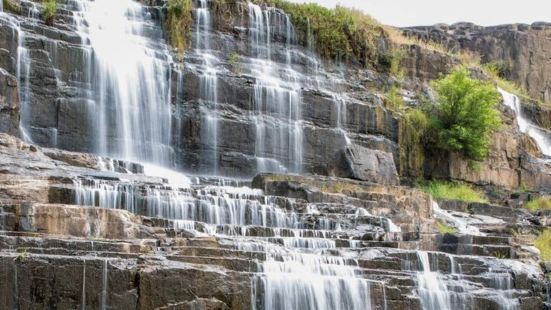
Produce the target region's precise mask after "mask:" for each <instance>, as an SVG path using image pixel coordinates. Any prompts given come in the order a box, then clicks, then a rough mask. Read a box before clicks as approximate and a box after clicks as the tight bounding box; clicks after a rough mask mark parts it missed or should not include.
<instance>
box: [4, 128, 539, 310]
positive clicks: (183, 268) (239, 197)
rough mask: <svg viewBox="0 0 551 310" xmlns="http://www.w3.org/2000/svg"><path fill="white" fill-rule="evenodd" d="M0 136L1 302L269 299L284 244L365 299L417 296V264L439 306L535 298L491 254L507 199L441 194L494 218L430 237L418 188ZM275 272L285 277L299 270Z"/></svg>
mask: <svg viewBox="0 0 551 310" xmlns="http://www.w3.org/2000/svg"><path fill="white" fill-rule="evenodd" d="M1 141H3V142H2V143H0V151H1V152H0V154H4V156H6V157H4V158H8V157H9V158H11V160H12V162H6V163H5V161H0V162H1V163H2V164H0V171H1V172H0V175H1V178H2V180H4V181H3V183H2V185H1V186H0V188H2V192H1V194H0V201H1V203H0V230H1V231H2V233H0V261H2V266H3V267H2V268H0V273H1V276H2V278H3V279H5V281H2V283H1V284H0V296H2V297H1V298H0V303H1V306H2V308H13V307H19V308H31V309H35V308H41V307H58V308H79V307H83V306H85V307H92V308H101V307H107V308H109V307H111V308H119V309H154V308H177V309H196V308H200V309H250V308H251V305H256V307H257V308H263V307H264V306H265V303H267V302H270V300H271V301H274V300H272V299H269V298H276V299H275V300H277V297H274V296H272V295H270V294H273V292H272V291H270V290H273V289H275V288H274V286H273V285H276V287H277V285H284V284H283V283H279V282H277V278H272V275H271V273H270V272H269V269H266V268H271V267H270V266H274V265H273V264H275V266H279V264H283V265H281V266H287V265H286V264H287V263H285V261H287V259H289V258H288V257H287V256H286V255H289V254H291V253H295V254H293V257H295V258H294V259H299V258H300V259H303V260H304V259H314V261H312V263H313V262H317V263H316V264H318V263H322V262H324V263H322V264H323V265H324V266H325V267H324V268H329V269H327V270H333V269H331V268H337V269H334V270H335V272H336V270H341V269H340V268H351V269H350V271H352V270H354V272H353V273H352V274H349V275H348V276H347V277H344V278H343V279H344V280H342V281H345V282H343V283H348V284H346V285H352V286H351V288H352V287H354V286H355V285H360V283H366V284H369V285H368V286H367V292H368V293H367V294H368V295H366V298H368V300H369V302H370V304H371V307H373V308H374V309H378V308H386V309H423V308H424V307H426V302H427V301H428V300H430V298H428V297H426V296H424V295H423V294H424V287H423V282H422V281H423V279H424V277H425V276H430V272H431V271H430V270H433V271H435V272H436V271H438V273H437V274H438V275H437V278H438V281H439V282H438V283H442V284H443V285H446V286H447V287H448V288H447V289H446V290H445V291H442V292H440V293H442V294H444V296H448V295H446V294H449V296H453V298H452V299H450V300H451V301H450V302H451V303H452V308H454V307H455V306H453V305H456V304H455V302H456V301H455V300H459V302H461V304H463V305H465V307H466V309H501V306H502V304H503V302H507V303H510V305H512V306H514V308H516V309H533V308H534V307H535V308H541V307H543V300H544V295H545V292H544V282H543V281H544V280H543V274H542V271H541V270H539V267H537V265H536V266H534V265H528V264H523V263H520V262H518V261H515V262H513V261H510V262H509V261H506V260H503V258H507V257H515V256H514V255H516V254H515V253H517V251H515V248H514V246H513V244H512V242H511V238H510V237H506V235H504V234H499V233H497V232H498V231H499V229H498V228H497V226H500V225H501V226H503V225H518V224H517V223H520V222H522V220H521V218H512V217H511V216H510V213H511V211H510V209H507V210H505V209H504V210H501V209H500V208H499V207H496V206H476V205H469V206H463V205H462V204H461V203H460V202H456V203H454V202H449V203H448V202H441V205H442V208H445V209H449V210H452V209H453V210H457V211H462V212H472V213H475V214H478V215H479V216H480V217H481V218H482V217H483V215H482V214H485V213H484V212H482V211H481V210H488V211H491V213H487V214H488V215H487V216H488V217H490V216H491V217H495V218H496V219H500V220H502V222H500V223H498V224H496V225H495V226H492V225H488V224H483V226H481V227H486V231H488V232H490V231H493V232H494V234H493V235H492V236H489V235H488V236H469V235H444V236H442V235H439V234H437V233H436V231H435V229H434V223H435V222H434V218H433V215H432V212H433V211H432V208H431V201H430V197H429V196H428V195H427V194H425V193H423V192H421V191H418V190H415V189H411V188H407V187H401V186H396V185H383V184H377V183H369V182H365V181H359V180H357V181H354V180H350V179H340V178H330V177H320V176H290V175H274V174H265V175H259V176H257V177H256V178H255V179H254V180H253V181H252V183H251V185H252V187H253V188H258V189H248V188H237V187H232V186H228V185H226V186H224V187H221V186H219V185H217V184H218V183H219V182H226V184H228V183H227V182H229V183H230V184H231V181H229V180H228V181H224V180H211V181H208V180H207V179H203V180H202V184H195V185H191V187H188V188H179V189H177V188H175V187H173V186H171V185H170V184H167V183H165V181H163V180H161V179H158V178H152V177H147V176H145V175H142V174H139V173H138V174H126V173H119V172H115V171H101V170H100V169H99V168H97V169H95V168H86V167H79V166H80V165H79V166H73V165H70V164H68V163H66V162H63V161H58V160H56V159H52V158H50V157H48V156H47V155H46V154H45V153H46V152H45V151H44V150H43V149H41V148H40V147H34V146H29V145H28V144H25V143H23V142H21V141H20V140H18V139H16V138H13V137H9V136H7V135H4V136H2V140H1ZM69 154H71V155H72V157H73V158H74V156H75V154H74V153H69ZM82 156H83V157H85V155H84V154H82ZM79 158H80V156H79ZM14 162H17V163H18V164H17V165H14V164H13V163H14ZM38 167H40V169H37V168H38ZM8 180H9V181H8ZM213 181H214V182H215V183H214V184H213V183H212V182H213ZM145 198H147V199H145ZM116 201H118V203H115V204H114V205H113V204H112V202H116ZM130 201H133V203H130ZM194 201H196V202H194ZM190 203H191V204H190ZM80 204H82V205H80ZM160 205H164V208H163V209H158V206H160ZM113 206H115V207H114V208H113ZM257 207H261V209H262V210H265V211H263V212H265V213H264V214H265V215H264V217H265V218H264V219H263V218H262V217H255V216H254V214H255V212H257V211H256V210H260V209H257ZM190 208H191V209H190ZM241 208H244V209H241ZM185 210H190V211H191V210H197V211H199V210H202V211H201V212H205V213H203V214H201V213H189V211H188V212H185ZM209 210H210V211H209ZM231 210H233V211H232V212H237V213H228V211H231ZM239 210H242V211H239ZM239 212H243V213H241V215H239V214H240V213H239ZM519 216H520V213H519ZM289 219H292V222H289V221H288V220H289ZM484 220H486V222H485V223H490V222H488V220H487V219H483V221H482V222H484ZM484 225H486V226H484ZM435 246H436V247H437V248H435ZM291 249H294V250H291ZM420 250H421V251H420ZM423 250H425V251H429V252H425V251H423ZM435 250H437V251H443V252H434V251H435ZM288 251H290V252H288ZM295 251H296V252H295ZM444 252H448V253H453V255H451V254H446V253H444ZM425 255H427V256H426V258H428V260H426V261H425ZM491 256H497V257H499V258H500V259H495V258H491ZM286 257H287V258H286ZM527 261H528V260H527ZM291 262H292V261H289V263H291ZM331 262H332V263H331ZM293 264H296V263H293ZM325 264H327V265H325ZM333 264H337V265H333ZM340 264H344V265H343V266H340V267H338V266H339V265H340ZM427 264H428V265H427ZM509 264H514V266H511V265H509ZM291 266H292V265H289V267H287V268H291ZM344 266H347V267H344ZM427 268H430V269H427ZM346 270H348V269H346ZM339 272H344V270H342V271H339ZM426 272H429V274H425V273H426ZM308 277H312V275H310V276H308ZM459 278H460V279H461V280H458V279H459ZM285 279H286V282H284V283H288V285H291V287H292V285H293V283H302V285H306V286H307V285H309V284H308V283H309V281H310V280H309V279H310V278H305V279H302V280H293V279H294V278H293V277H292V276H291V274H290V275H288V276H286V277H285ZM322 279H323V277H322ZM362 279H363V280H362ZM274 281H275V282H274ZM294 281H299V282H294ZM301 281H303V282H301ZM311 281H318V280H315V279H314V278H312V279H311ZM322 281H326V280H322ZM346 281H351V282H346ZM356 281H367V282H356ZM457 281H458V282H457ZM278 283H279V284H278ZM354 283H356V284H354ZM467 283H468V285H467ZM266 285H268V286H266ZM269 285H272V286H269ZM466 285H467V286H466ZM457 286H460V287H462V289H461V290H456V289H454V287H457ZM360 287H361V285H360ZM468 287H471V288H468ZM465 289H466V290H467V291H464V290H465ZM255 292H256V293H255ZM258 294H260V295H258ZM14 296H17V298H15V297H14ZM328 296H330V295H328ZM513 296H514V297H513ZM290 298H292V297H290ZM457 305H458V304H457Z"/></svg>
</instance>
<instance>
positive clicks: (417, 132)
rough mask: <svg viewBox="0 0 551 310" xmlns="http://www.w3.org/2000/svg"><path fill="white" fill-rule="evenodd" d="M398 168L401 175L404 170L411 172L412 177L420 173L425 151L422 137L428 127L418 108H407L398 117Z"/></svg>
mask: <svg viewBox="0 0 551 310" xmlns="http://www.w3.org/2000/svg"><path fill="white" fill-rule="evenodd" d="M400 122H401V124H400V138H399V143H400V169H401V170H402V175H404V174H405V173H406V172H409V173H413V172H415V175H410V176H412V177H420V176H421V175H422V169H423V162H424V160H425V156H424V154H425V152H424V147H423V137H424V136H425V134H426V132H427V128H428V123H429V121H428V118H427V116H426V114H425V113H423V111H422V110H420V109H410V110H408V111H407V112H406V113H405V114H404V116H403V117H402V118H400Z"/></svg>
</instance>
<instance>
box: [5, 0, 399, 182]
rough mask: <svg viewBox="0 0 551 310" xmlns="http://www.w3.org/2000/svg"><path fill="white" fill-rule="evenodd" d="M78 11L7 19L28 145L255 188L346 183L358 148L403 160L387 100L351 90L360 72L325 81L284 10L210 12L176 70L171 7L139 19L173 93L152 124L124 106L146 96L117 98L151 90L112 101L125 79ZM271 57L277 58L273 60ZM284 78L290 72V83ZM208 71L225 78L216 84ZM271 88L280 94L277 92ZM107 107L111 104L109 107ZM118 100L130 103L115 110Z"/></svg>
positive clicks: (11, 119) (326, 74) (11, 86)
mask: <svg viewBox="0 0 551 310" xmlns="http://www.w3.org/2000/svg"><path fill="white" fill-rule="evenodd" d="M80 2H81V1H77V2H76V3H69V2H67V3H65V2H61V3H60V4H59V5H60V10H58V13H59V14H58V16H57V17H56V19H55V23H54V25H53V26H46V25H44V24H43V23H42V22H41V21H40V20H38V19H35V18H29V17H27V16H31V17H32V16H34V15H32V13H33V7H34V6H31V4H33V3H32V2H23V3H22V4H21V13H20V15H6V14H4V15H3V16H1V19H2V23H1V28H0V42H2V43H4V44H2V46H3V49H2V51H3V52H2V53H0V64H1V67H2V68H3V70H2V75H1V80H0V93H1V94H2V96H3V97H2V98H4V99H2V100H0V117H2V120H3V121H2V123H1V125H0V126H2V127H1V128H0V130H1V131H3V132H8V133H12V134H17V132H18V128H19V123H20V119H21V129H22V131H23V132H22V133H21V135H26V136H27V138H28V140H32V141H33V142H34V143H37V144H39V145H41V146H47V147H57V148H61V149H65V150H70V151H79V152H93V153H101V154H104V155H111V156H112V157H119V158H120V157H123V158H124V157H125V156H128V155H130V156H129V157H131V158H135V159H140V160H143V161H148V162H156V163H161V164H163V165H168V166H174V167H178V168H179V169H181V170H185V171H189V172H192V173H207V174H212V173H216V174H223V175H231V176H237V177H239V176H241V177H242V176H247V177H251V176H253V175H254V174H255V173H256V172H258V171H278V172H285V171H288V172H291V171H292V172H310V173H317V174H329V175H336V176H348V175H349V174H350V167H346V166H343V165H341V164H340V163H337V162H338V161H340V159H341V158H343V156H345V152H346V145H347V141H348V139H350V140H352V141H353V142H354V143H355V144H357V145H360V146H362V147H365V148H368V149H372V150H377V151H379V152H385V153H386V155H382V156H386V157H388V155H390V154H392V155H393V156H397V153H398V152H397V148H398V147H397V139H398V137H397V136H398V135H397V132H398V121H397V119H396V118H395V117H394V116H393V115H392V114H391V113H390V112H389V111H386V110H385V109H384V108H383V107H382V100H381V99H380V98H379V97H377V96H374V95H373V94H371V93H370V92H369V91H368V89H367V88H366V85H365V84H364V83H363V81H360V80H358V81H354V80H347V79H345V76H347V75H349V74H358V72H356V70H351V71H352V72H350V73H349V72H345V71H346V70H348V69H346V70H344V69H343V70H333V69H331V70H329V69H328V70H327V71H326V70H323V66H320V64H321V61H320V60H319V59H318V58H317V57H316V56H315V55H314V54H313V53H312V52H311V51H308V50H306V49H305V48H303V47H302V46H300V45H297V44H295V40H294V38H293V37H292V34H288V33H286V31H284V30H283V29H285V28H287V26H289V27H291V25H290V22H289V21H288V20H286V15H284V14H283V13H282V12H281V11H278V10H275V9H271V10H270V14H273V16H274V18H273V19H271V20H270V21H267V20H265V19H262V18H261V19H260V20H259V21H258V23H257V22H255V20H254V18H256V17H255V16H256V15H255V14H256V13H255V12H253V10H252V9H250V8H249V6H248V4H247V3H246V2H240V1H238V2H236V3H234V4H232V5H231V10H232V11H231V14H232V18H226V15H223V14H222V13H220V12H217V11H216V10H215V8H214V7H212V6H213V4H212V3H211V2H210V1H207V2H205V3H207V6H208V15H207V16H208V20H206V22H205V25H200V26H199V28H200V29H193V33H194V35H193V40H192V48H190V50H189V51H188V53H186V58H185V59H184V62H183V63H176V62H174V61H173V60H172V58H171V56H170V51H169V50H168V48H167V46H166V44H164V41H163V40H160V41H159V37H162V36H163V30H162V27H161V26H162V20H163V12H164V11H163V10H164V7H163V5H164V2H163V1H156V2H154V3H152V6H150V7H145V8H143V11H140V13H139V14H143V21H142V20H141V18H142V16H137V18H138V22H137V27H141V28H140V30H137V31H141V32H142V33H141V35H142V36H143V38H144V40H145V42H147V44H149V45H152V47H151V48H152V49H151V51H149V52H147V53H152V54H153V50H157V51H158V54H159V55H155V57H152V58H151V59H149V58H146V59H144V60H142V61H141V63H143V62H147V61H152V62H154V64H155V66H156V67H155V70H167V72H165V73H163V74H159V75H162V77H159V79H157V80H161V82H162V83H161V82H158V83H161V84H162V86H163V87H160V88H163V91H164V89H165V88H166V89H168V91H167V94H166V96H167V97H170V98H168V100H169V101H170V102H168V103H167V105H168V110H167V111H166V113H169V115H168V116H167V115H166V113H165V112H162V113H165V114H162V113H161V112H159V111H158V110H159V108H158V107H157V108H154V109H150V110H151V111H150V112H148V113H146V115H150V114H153V116H148V117H142V118H139V117H137V116H135V115H134V114H133V112H132V111H131V110H128V109H127V110H125V108H124V107H125V106H124V105H122V103H118V102H126V101H124V100H122V99H125V100H126V99H128V98H130V99H128V100H131V98H133V97H136V96H141V95H142V94H141V93H139V94H134V93H132V94H116V90H117V89H120V88H124V87H128V88H147V87H146V86H143V85H141V86H139V85H126V86H124V87H123V86H119V87H118V88H114V89H115V90H110V88H109V87H110V84H109V83H110V82H113V80H116V79H117V75H113V76H112V77H110V76H109V74H110V73H111V72H118V71H116V70H115V69H109V68H108V69H105V68H106V67H108V66H109V62H108V61H107V62H106V60H105V59H103V58H101V57H102V54H101V50H98V47H97V46H95V45H96V44H98V43H97V41H98V38H94V37H93V33H92V34H90V35H88V34H87V32H89V31H88V30H87V29H84V28H82V27H89V28H90V27H97V28H99V29H102V27H108V25H99V26H101V27H99V26H98V25H96V24H95V23H90V21H86V22H83V21H81V20H79V19H78V18H79V17H75V14H73V13H75V12H76V13H77V14H76V15H79V16H80V15H82V16H83V18H84V19H86V18H88V14H87V12H86V10H85V9H84V8H85V7H86V6H81V5H78V3H80ZM34 5H38V6H40V4H34ZM196 6H200V3H199V1H198V2H197V3H196ZM134 9H135V8H134ZM83 10H84V11H83ZM263 10H266V9H263ZM219 13H220V14H219ZM75 25H83V26H82V27H80V28H79V27H76V26H75ZM94 29H95V28H94ZM259 31H263V33H260V34H259V36H260V37H261V38H262V40H261V41H256V39H255V37H254V36H253V35H252V34H251V33H256V32H259ZM102 35H103V34H102ZM267 36H268V37H267ZM266 39H267V41H266ZM203 42H208V46H207V45H204V44H207V43H203ZM121 44H122V43H121ZM136 48H138V49H139V48H141V46H138V47H134V49H136ZM148 48H149V47H148ZM267 49H269V53H268V54H269V55H266V53H265V52H264V51H265V50H267ZM18 50H19V52H18ZM94 51H95V52H94ZM205 55H209V57H213V59H212V61H210V62H209V63H206V62H205V60H204V59H205V58H204V57H205ZM232 55H237V61H235V60H234V61H232V62H230V58H231V57H230V56H232ZM234 58H235V57H234ZM259 64H261V65H259ZM96 66H97V69H94V68H96ZM18 68H19V69H18ZM90 68H92V69H94V70H96V71H98V74H97V79H98V81H96V82H94V81H92V80H91V77H90V74H91V72H89V71H90V70H89V69H90ZM102 68H103V69H105V72H104V71H101V70H103V69H102ZM266 68H273V69H274V70H273V72H272V71H270V70H266ZM149 69H150V68H149V67H144V68H143V70H149ZM275 69H277V70H282V72H283V71H285V70H287V72H284V73H285V74H280V72H278V71H277V70H275ZM262 70H264V71H262ZM140 72H141V71H140ZM205 72H215V73H214V74H213V75H212V76H210V77H209V76H207V75H208V74H207V73H205ZM126 73H127V72H122V71H121V72H119V75H122V74H126ZM207 78H211V80H210V82H206V81H208V79H207ZM123 80H124V79H123ZM127 80H128V79H127ZM273 80H277V81H278V83H279V85H281V86H277V85H275V84H274V85H271V84H270V83H272V82H271V81H273ZM17 81H19V90H20V91H19V93H18V92H17ZM118 83H122V82H121V81H118ZM209 83H210V84H209ZM96 84H98V85H100V86H98V85H96ZM366 84H367V83H366ZM2 85H4V86H2ZM101 85H103V86H101ZM98 87H106V88H105V92H107V93H109V92H111V91H113V92H115V93H114V94H110V95H109V96H113V97H115V99H113V102H111V103H109V104H103V105H102V102H103V101H102V100H104V99H102V98H96V97H95V95H94V94H95V93H98V92H100V91H99V90H98V89H97V88H98ZM18 94H21V97H22V98H21V105H20V104H19V99H18ZM109 96H107V98H108V99H105V100H111V99H109ZM117 96H119V97H120V98H122V99H118V101H117V99H116V98H117ZM0 99H1V98H0ZM157 99H158V100H159V101H160V102H161V101H163V100H164V99H165V98H157ZM213 99H214V100H213ZM148 100H150V98H142V99H140V100H139V101H140V102H142V101H148ZM118 104H120V105H121V106H120V107H118ZM163 104H164V103H163ZM163 106H164V105H163ZM140 109H144V110H147V109H149V108H147V107H141V108H140ZM154 111H155V113H160V114H158V115H157V114H155V113H153V112H154ZM113 115H117V117H119V119H118V120H116V119H114V118H113ZM136 119H138V121H136ZM4 120H5V121H4ZM137 122H141V123H142V124H143V126H137V125H136V124H135V123H137ZM100 123H101V124H100ZM128 128H130V129H131V130H130V131H129V130H128ZM143 128H150V129H151V131H153V132H157V133H158V135H160V136H162V137H163V138H162V139H161V138H159V139H158V140H159V141H155V139H156V137H153V136H151V137H148V136H147V135H146V134H145V133H141V131H142V129H143ZM135 131H138V132H139V133H134V132H135ZM140 134H141V135H144V137H145V140H147V141H148V143H150V144H151V145H153V147H150V146H149V145H143V146H141V143H142V142H139V141H137V139H136V137H135V136H138V135H140ZM165 136H166V137H165ZM132 145H139V146H140V148H137V149H138V150H135V149H134V148H133V147H132ZM159 145H161V146H159ZM149 148H153V149H156V148H161V149H162V150H161V151H159V152H157V153H162V154H161V155H159V156H157V155H156V154H157V153H155V152H156V151H154V152H153V154H148V153H145V154H141V151H140V150H144V149H149ZM125 154H126V155H125ZM395 165H398V164H397V163H396V164H395ZM213 167H214V168H213ZM214 170H216V171H214ZM354 173H355V174H356V177H372V175H368V174H365V173H362V172H358V173H356V172H354ZM390 173H391V172H390ZM372 181H376V179H372Z"/></svg>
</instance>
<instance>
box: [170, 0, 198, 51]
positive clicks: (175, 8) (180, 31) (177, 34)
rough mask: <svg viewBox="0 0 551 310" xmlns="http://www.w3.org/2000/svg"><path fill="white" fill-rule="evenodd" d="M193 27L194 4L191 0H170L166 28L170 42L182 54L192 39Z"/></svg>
mask: <svg viewBox="0 0 551 310" xmlns="http://www.w3.org/2000/svg"><path fill="white" fill-rule="evenodd" d="M192 27H193V4H192V1H191V0H169V1H168V4H167V18H166V28H167V32H168V42H169V43H170V44H171V45H172V47H174V48H175V49H176V51H177V52H178V54H179V55H180V56H182V55H183V54H184V53H185V51H186V49H187V48H188V44H189V42H190V40H191V28H192Z"/></svg>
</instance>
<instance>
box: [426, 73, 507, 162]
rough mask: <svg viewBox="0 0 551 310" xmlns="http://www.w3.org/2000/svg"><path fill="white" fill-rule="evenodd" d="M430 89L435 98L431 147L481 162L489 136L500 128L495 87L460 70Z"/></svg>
mask: <svg viewBox="0 0 551 310" xmlns="http://www.w3.org/2000/svg"><path fill="white" fill-rule="evenodd" d="M433 88H434V90H435V91H436V93H437V99H438V103H437V104H436V105H435V106H434V108H433V111H431V112H432V113H430V114H431V124H430V129H431V133H432V135H431V138H432V140H433V142H434V146H436V147H437V148H439V149H442V150H445V151H452V152H457V153H460V154H462V155H463V157H465V158H466V159H468V160H474V161H481V160H484V158H486V157H487V155H488V149H489V145H490V137H491V134H492V132H493V131H495V130H497V129H498V128H500V126H501V117H500V113H499V111H498V110H497V108H496V105H497V104H498V103H499V100H500V95H499V93H498V92H497V90H496V88H495V86H494V85H492V84H491V83H488V82H483V81H480V80H476V79H473V78H471V77H470V76H469V71H468V70H467V69H465V68H460V69H456V70H454V71H453V72H452V73H450V74H449V75H447V76H445V77H443V78H441V79H439V80H437V81H435V82H434V83H433Z"/></svg>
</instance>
